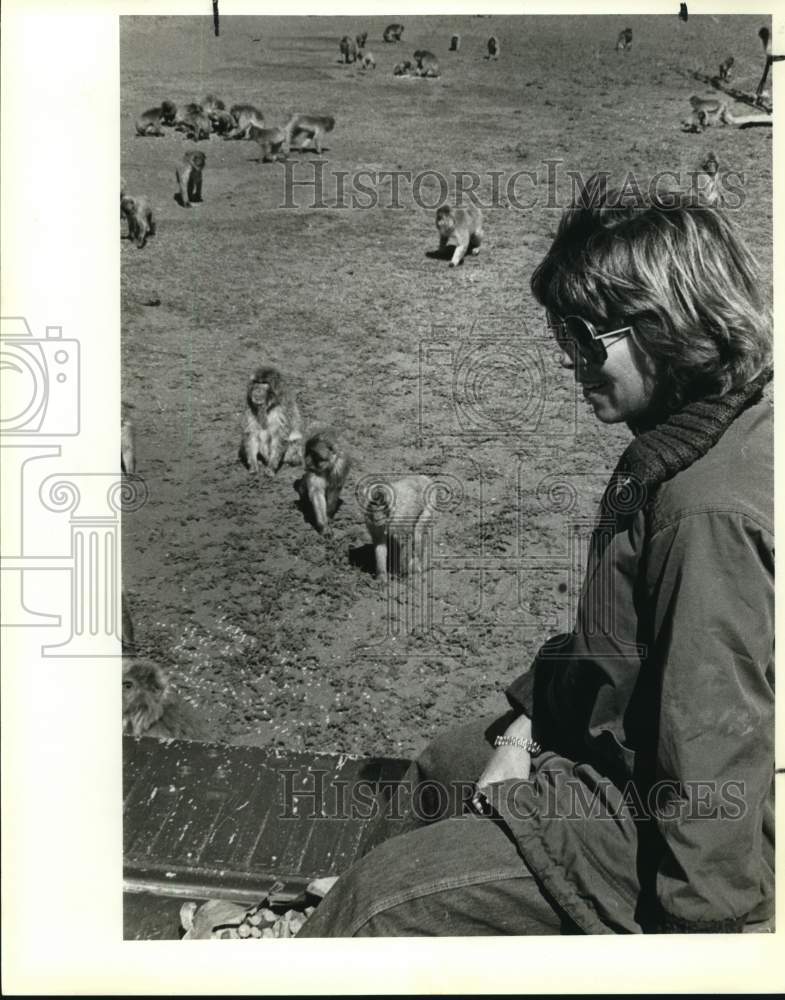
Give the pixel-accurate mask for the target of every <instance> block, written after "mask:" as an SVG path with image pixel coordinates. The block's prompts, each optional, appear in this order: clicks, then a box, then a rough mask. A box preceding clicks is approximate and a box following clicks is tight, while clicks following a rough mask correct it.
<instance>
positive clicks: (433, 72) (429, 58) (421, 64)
mask: <svg viewBox="0 0 785 1000" xmlns="http://www.w3.org/2000/svg"><path fill="white" fill-rule="evenodd" d="M414 58H415V60H416V61H417V69H416V70H415V76H431V77H437V76H441V70H440V69H439V60H438V59H437V58H436V56H435V55H434V54H433V52H429V51H428V50H427V49H417V51H416V52H415V53H414Z"/></svg>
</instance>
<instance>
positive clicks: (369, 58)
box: [358, 52, 376, 69]
mask: <svg viewBox="0 0 785 1000" xmlns="http://www.w3.org/2000/svg"><path fill="white" fill-rule="evenodd" d="M358 59H359V62H360V69H376V59H375V58H374V55H373V52H361V53H360V54H359V56H358Z"/></svg>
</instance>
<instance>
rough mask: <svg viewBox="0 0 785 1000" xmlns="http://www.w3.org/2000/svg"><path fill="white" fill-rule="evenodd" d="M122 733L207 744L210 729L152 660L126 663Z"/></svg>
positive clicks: (124, 668)
mask: <svg viewBox="0 0 785 1000" xmlns="http://www.w3.org/2000/svg"><path fill="white" fill-rule="evenodd" d="M123 732H124V733H127V734H128V735H129V736H155V737H157V738H158V739H165V740H167V739H180V740H183V739H185V740H207V739H208V738H209V732H208V727H207V726H206V725H205V723H204V721H203V720H202V719H200V718H199V716H198V714H197V713H196V712H195V711H194V709H193V708H192V707H191V706H190V705H189V704H188V703H187V702H186V701H185V700H184V699H182V698H178V697H177V696H176V695H175V694H174V692H173V691H172V690H171V688H170V686H169V679H168V677H167V676H166V673H165V672H164V671H163V670H162V669H161V667H159V666H158V664H157V663H154V662H153V661H152V660H148V659H144V658H142V657H128V658H125V659H124V660H123Z"/></svg>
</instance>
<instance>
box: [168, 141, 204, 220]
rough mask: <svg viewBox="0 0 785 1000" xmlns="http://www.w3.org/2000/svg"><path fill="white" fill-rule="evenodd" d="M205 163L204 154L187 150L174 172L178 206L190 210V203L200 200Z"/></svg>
mask: <svg viewBox="0 0 785 1000" xmlns="http://www.w3.org/2000/svg"><path fill="white" fill-rule="evenodd" d="M206 163H207V157H206V156H205V155H204V153H199V152H196V151H195V150H189V151H188V152H187V153H186V154H185V156H184V157H183V162H182V164H181V165H178V167H177V168H176V170H175V176H176V177H177V184H178V185H179V188H180V204H181V205H182V206H183V208H190V207H191V202H192V201H196V202H199V201H201V200H202V171H203V170H204V167H205V164H206Z"/></svg>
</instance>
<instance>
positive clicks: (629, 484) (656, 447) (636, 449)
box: [600, 369, 772, 530]
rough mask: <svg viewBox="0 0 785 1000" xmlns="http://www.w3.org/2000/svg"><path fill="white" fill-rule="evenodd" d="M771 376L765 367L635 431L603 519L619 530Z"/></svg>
mask: <svg viewBox="0 0 785 1000" xmlns="http://www.w3.org/2000/svg"><path fill="white" fill-rule="evenodd" d="M771 377H772V372H771V370H770V369H768V370H766V371H764V372H762V373H761V374H760V375H759V376H758V377H757V378H756V379H754V380H753V381H752V382H748V383H747V384H746V385H744V386H742V387H741V388H739V389H735V390H734V391H733V392H729V393H726V395H724V396H722V397H720V398H719V399H708V400H707V399H699V400H695V401H693V402H691V403H687V404H686V405H685V406H684V407H683V408H682V409H681V410H678V411H677V412H676V413H672V414H671V415H670V416H669V417H667V419H665V420H664V421H663V422H662V423H659V424H657V425H656V426H654V427H652V428H651V429H650V430H646V431H643V432H642V433H641V434H639V435H638V436H637V437H636V438H635V439H634V440H633V441H632V442H630V444H629V445H628V446H627V448H625V450H624V452H623V453H622V456H621V458H620V459H619V462H618V464H617V465H616V468H615V470H614V472H613V475H612V476H611V478H610V481H609V482H608V485H607V487H606V488H605V493H604V494H603V497H602V502H601V504H600V519H601V521H602V522H603V523H604V524H605V525H606V526H609V524H613V525H615V528H616V530H618V529H619V528H620V527H621V526H622V525H623V523H624V522H625V521H626V520H627V518H628V517H630V516H631V515H633V514H634V513H635V512H636V511H638V510H640V509H641V508H644V507H648V506H649V504H651V502H652V501H653V499H654V496H655V493H656V491H657V487H658V486H659V485H660V484H661V483H664V482H667V480H669V479H672V478H673V477H674V476H675V475H676V473H678V472H681V471H683V470H684V469H687V468H689V467H690V466H691V465H692V464H693V462H697V460H698V459H699V458H702V457H703V455H705V454H706V453H707V452H708V451H709V450H710V449H711V448H713V447H714V445H715V444H716V443H717V442H718V441H719V439H720V438H721V437H722V435H723V434H724V433H725V431H726V430H727V429H728V427H730V425H731V424H732V423H733V421H734V420H735V419H736V417H738V416H739V414H740V413H742V412H743V411H744V410H745V409H746V408H747V407H748V406H751V405H752V404H753V403H756V402H758V400H759V399H760V398H761V397H762V395H763V391H764V389H765V388H766V385H767V384H768V383H769V382H770V381H771Z"/></svg>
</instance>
